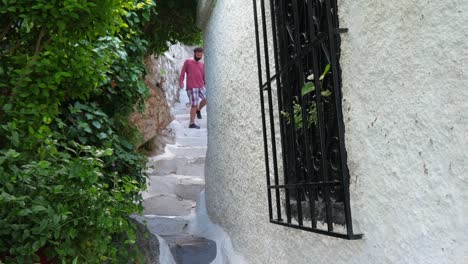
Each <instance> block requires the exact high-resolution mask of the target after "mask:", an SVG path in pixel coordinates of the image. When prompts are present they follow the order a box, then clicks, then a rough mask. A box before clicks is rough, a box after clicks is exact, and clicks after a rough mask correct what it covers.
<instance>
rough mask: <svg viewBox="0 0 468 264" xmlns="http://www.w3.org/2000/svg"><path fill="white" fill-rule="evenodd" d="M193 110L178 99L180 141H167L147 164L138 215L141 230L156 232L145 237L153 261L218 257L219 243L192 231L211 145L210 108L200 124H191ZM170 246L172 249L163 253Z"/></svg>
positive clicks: (144, 244) (175, 125)
mask: <svg viewBox="0 0 468 264" xmlns="http://www.w3.org/2000/svg"><path fill="white" fill-rule="evenodd" d="M188 113H189V109H188V108H187V106H186V104H185V103H179V104H176V106H175V107H174V108H173V114H174V116H175V120H174V121H173V122H172V123H171V124H170V127H171V129H172V130H173V131H174V132H175V143H174V144H168V145H166V147H165V153H164V154H162V155H159V156H155V157H151V158H149V161H148V164H147V173H148V176H149V186H148V190H147V191H146V192H145V193H143V199H144V201H143V206H144V208H145V209H144V212H143V215H142V216H134V219H135V220H136V221H137V222H138V223H139V228H140V230H141V231H146V230H147V231H149V232H150V236H147V237H146V238H144V239H141V238H140V239H139V240H140V241H139V244H140V247H142V249H143V251H144V252H145V255H146V258H147V260H148V262H149V263H162V264H166V263H177V264H179V263H183V264H190V263H197V264H204V263H210V262H211V261H213V260H214V259H215V257H216V243H215V242H214V241H212V240H209V239H206V238H202V237H198V236H194V235H192V234H190V232H189V230H188V228H187V227H188V224H189V221H190V218H191V216H193V214H194V212H195V208H196V204H197V202H196V201H197V198H198V196H199V194H200V192H201V191H202V190H203V189H204V187H205V178H204V170H205V155H206V148H207V129H206V120H207V119H206V118H207V116H206V111H205V110H203V111H202V115H203V119H196V123H197V124H198V125H199V126H200V127H201V128H200V129H189V128H188V125H189V124H188V123H189V114H188ZM164 251H166V253H167V252H168V251H170V253H171V254H166V256H163V255H165V254H164ZM167 255H171V256H167Z"/></svg>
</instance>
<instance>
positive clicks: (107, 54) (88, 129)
mask: <svg viewBox="0 0 468 264" xmlns="http://www.w3.org/2000/svg"><path fill="white" fill-rule="evenodd" d="M195 8H196V1H191V0H190V1H189V0H177V1H176V0H174V1H157V2H156V3H155V2H154V1H151V0H99V1H98V0H80V1H75V0H64V1H63V0H61V1H58V0H35V1H16V0H0V16H1V17H2V19H1V20H0V124H1V125H0V262H5V263H33V262H37V261H39V259H40V258H41V259H42V260H48V261H49V262H53V263H129V262H142V260H141V259H140V258H139V255H138V251H137V250H136V249H135V246H134V243H135V234H134V226H133V225H132V224H131V222H130V221H129V220H128V215H129V214H131V213H135V212H139V211H141V209H142V207H141V201H142V197H141V194H140V193H141V191H142V190H144V188H145V186H146V177H145V175H143V173H142V171H143V169H144V166H145V162H146V157H145V156H144V155H143V154H142V153H139V152H138V151H137V150H136V147H135V143H136V142H138V141H139V139H140V138H141V135H140V134H139V133H138V132H137V130H136V128H135V127H134V126H133V125H132V124H129V122H128V117H129V115H130V114H131V113H132V112H133V111H135V109H139V110H143V107H144V101H145V99H146V98H147V96H148V95H149V92H148V89H147V87H146V85H145V83H144V76H145V74H146V68H145V65H144V64H143V61H144V58H145V56H148V55H149V54H155V53H156V54H158V53H161V52H163V51H165V50H166V49H167V48H168V47H167V45H168V43H174V42H186V43H190V44H193V43H199V42H200V41H201V37H200V36H201V34H200V31H199V30H198V29H197V28H196V26H195Z"/></svg>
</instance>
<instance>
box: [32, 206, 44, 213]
mask: <svg viewBox="0 0 468 264" xmlns="http://www.w3.org/2000/svg"><path fill="white" fill-rule="evenodd" d="M32 211H33V212H34V213H37V212H44V211H47V208H45V207H44V206H42V205H35V206H33V207H32Z"/></svg>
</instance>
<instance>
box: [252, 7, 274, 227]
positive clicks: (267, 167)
mask: <svg viewBox="0 0 468 264" xmlns="http://www.w3.org/2000/svg"><path fill="white" fill-rule="evenodd" d="M252 1H253V9H254V21H255V22H254V23H255V44H256V47H257V65H258V81H259V84H260V87H261V85H262V83H263V82H262V60H261V54H260V36H259V32H258V14H257V3H256V0H252ZM267 67H268V65H267ZM260 105H261V110H262V128H263V129H262V131H263V147H264V152H265V169H266V180H267V185H270V164H269V160H268V143H267V140H268V138H267V132H266V120H265V102H264V99H263V93H262V89H261V88H260ZM267 195H268V215H269V217H270V219H272V218H273V208H272V205H271V190H270V188H267Z"/></svg>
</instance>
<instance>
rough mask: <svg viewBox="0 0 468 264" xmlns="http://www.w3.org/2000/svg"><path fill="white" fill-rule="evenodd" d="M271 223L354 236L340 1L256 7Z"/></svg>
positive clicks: (268, 1) (259, 1)
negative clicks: (343, 108) (343, 106)
mask: <svg viewBox="0 0 468 264" xmlns="http://www.w3.org/2000/svg"><path fill="white" fill-rule="evenodd" d="M253 4H254V20H255V33H256V46H257V55H258V56H257V63H258V74H259V76H258V77H259V84H260V94H261V96H260V100H261V110H262V125H263V137H264V148H265V149H264V151H265V165H266V168H267V171H266V180H267V186H268V188H267V192H268V211H269V217H270V222H271V223H275V224H280V225H285V226H289V227H293V228H299V229H302V230H308V231H312V232H316V233H321V234H325V235H330V236H335V237H340V238H346V239H358V238H360V237H361V236H362V235H357V234H354V233H353V227H352V220H351V208H350V202H349V173H348V168H347V165H346V151H345V146H344V124H343V117H342V112H341V98H342V97H341V78H340V67H339V56H340V36H339V34H340V33H341V32H344V31H345V30H343V29H339V26H338V16H337V4H336V0H253Z"/></svg>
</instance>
